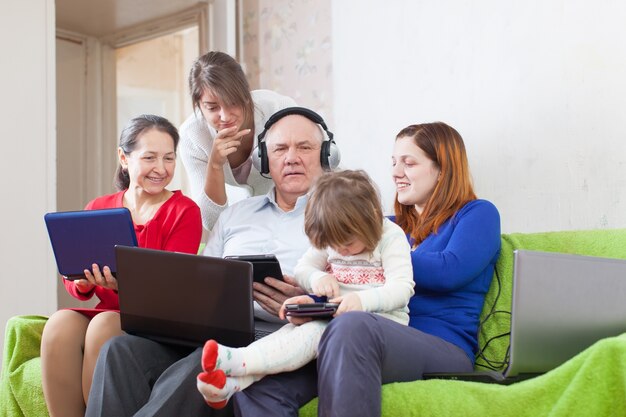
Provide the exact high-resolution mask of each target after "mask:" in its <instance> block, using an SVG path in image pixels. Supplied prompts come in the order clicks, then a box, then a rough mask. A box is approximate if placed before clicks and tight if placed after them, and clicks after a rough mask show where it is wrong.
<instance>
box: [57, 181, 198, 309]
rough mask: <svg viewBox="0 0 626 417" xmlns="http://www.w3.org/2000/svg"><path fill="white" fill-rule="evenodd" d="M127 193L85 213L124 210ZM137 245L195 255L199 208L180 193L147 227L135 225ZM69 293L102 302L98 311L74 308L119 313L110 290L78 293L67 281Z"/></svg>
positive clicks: (96, 202)
mask: <svg viewBox="0 0 626 417" xmlns="http://www.w3.org/2000/svg"><path fill="white" fill-rule="evenodd" d="M125 192H126V190H124V191H120V192H118V193H115V194H109V195H105V196H102V197H98V198H96V199H95V200H92V201H91V202H89V204H87V206H86V207H85V210H97V209H106V208H116V207H123V204H122V203H123V198H124V193H125ZM134 226H135V233H136V235H137V244H138V246H139V247H142V248H149V249H159V250H166V251H172V252H183V253H191V254H196V253H197V252H198V246H199V245H200V239H201V238H202V219H201V217H200V208H199V207H198V205H197V204H196V203H195V202H193V200H191V199H189V198H187V197H185V196H184V195H183V194H182V193H181V192H180V191H174V194H173V195H172V196H171V197H170V198H169V199H168V200H167V201H166V202H165V203H163V205H162V206H161V207H160V208H159V209H158V210H157V212H156V213H155V214H154V217H152V219H150V220H149V221H148V222H147V223H146V224H135V225H134ZM64 283H65V288H66V289H67V291H68V292H69V293H70V294H71V295H72V296H74V297H75V298H78V299H79V300H83V301H85V300H89V299H91V297H93V295H94V294H95V295H96V296H97V297H98V298H99V299H100V303H98V305H97V306H96V308H95V309H74V310H76V311H80V312H82V313H83V314H85V315H87V316H90V317H93V316H95V315H96V314H97V313H99V312H101V311H110V310H117V311H119V308H120V306H119V299H118V296H117V293H116V292H115V291H113V290H111V289H107V288H102V287H95V288H94V289H93V290H91V291H90V292H89V293H88V294H79V293H78V291H77V290H76V286H75V285H74V282H73V281H68V280H64Z"/></svg>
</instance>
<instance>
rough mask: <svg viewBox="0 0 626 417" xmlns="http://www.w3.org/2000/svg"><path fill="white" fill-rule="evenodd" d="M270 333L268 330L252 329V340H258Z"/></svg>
mask: <svg viewBox="0 0 626 417" xmlns="http://www.w3.org/2000/svg"><path fill="white" fill-rule="evenodd" d="M270 333H272V332H270V331H268V330H260V329H254V340H259V339H261V338H263V337H265V336H267V335H268V334H270Z"/></svg>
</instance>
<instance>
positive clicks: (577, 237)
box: [475, 229, 626, 370]
mask: <svg viewBox="0 0 626 417" xmlns="http://www.w3.org/2000/svg"><path fill="white" fill-rule="evenodd" d="M516 249H526V250H535V251H542V252H560V253H570V254H575V255H587V256H599V257H604V258H617V259H626V229H610V230H580V231H568V232H546V233H512V234H504V235H502V248H501V250H500V257H499V258H498V262H497V264H496V270H495V272H494V276H493V280H492V282H491V287H490V288H489V292H488V293H487V296H486V297H485V305H484V306H483V311H482V314H481V317H480V322H481V326H480V328H479V334H478V346H479V352H478V355H477V357H476V366H475V369H476V370H485V369H486V368H487V369H496V370H504V369H505V368H506V364H507V361H508V357H507V355H508V347H509V332H510V329H511V315H510V312H511V289H512V284H513V251H514V250H516Z"/></svg>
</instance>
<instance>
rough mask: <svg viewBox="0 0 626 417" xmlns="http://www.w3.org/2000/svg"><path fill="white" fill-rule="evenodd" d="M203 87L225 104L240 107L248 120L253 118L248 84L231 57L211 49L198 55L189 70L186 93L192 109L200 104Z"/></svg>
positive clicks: (252, 105) (252, 104) (237, 64)
mask: <svg viewBox="0 0 626 417" xmlns="http://www.w3.org/2000/svg"><path fill="white" fill-rule="evenodd" d="M204 90H209V91H210V92H211V93H213V94H214V95H215V96H217V97H218V98H219V99H221V100H223V101H224V104H226V105H228V106H236V107H241V108H242V109H243V111H244V117H245V118H246V119H247V120H254V119H253V117H254V103H253V102H252V95H251V94H250V84H249V83H248V79H247V78H246V75H245V74H244V72H243V69H242V68H241V65H239V63H238V62H237V61H235V59H234V58H233V57H231V56H230V55H228V54H225V53H224V52H219V51H211V52H207V53H206V54H204V55H201V56H199V57H198V58H197V59H196V60H195V61H194V62H193V64H192V65H191V70H190V71H189V93H190V94H191V102H192V104H193V107H194V109H199V108H200V99H201V98H202V94H204Z"/></svg>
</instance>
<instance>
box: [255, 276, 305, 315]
mask: <svg viewBox="0 0 626 417" xmlns="http://www.w3.org/2000/svg"><path fill="white" fill-rule="evenodd" d="M283 279H284V280H285V281H281V280H279V279H276V278H272V277H266V278H265V284H261V283H259V282H255V283H253V284H252V287H253V289H254V291H253V293H252V294H253V295H254V299H255V300H256V302H257V303H259V305H260V306H261V307H262V308H263V310H265V311H267V312H268V313H270V314H273V315H275V316H278V312H279V311H280V307H281V306H282V305H283V303H284V302H285V300H286V299H287V298H290V297H295V296H297V295H303V294H306V293H305V291H304V290H303V289H302V288H300V287H298V286H297V285H296V282H295V281H294V279H293V278H291V277H290V276H288V275H283Z"/></svg>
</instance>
